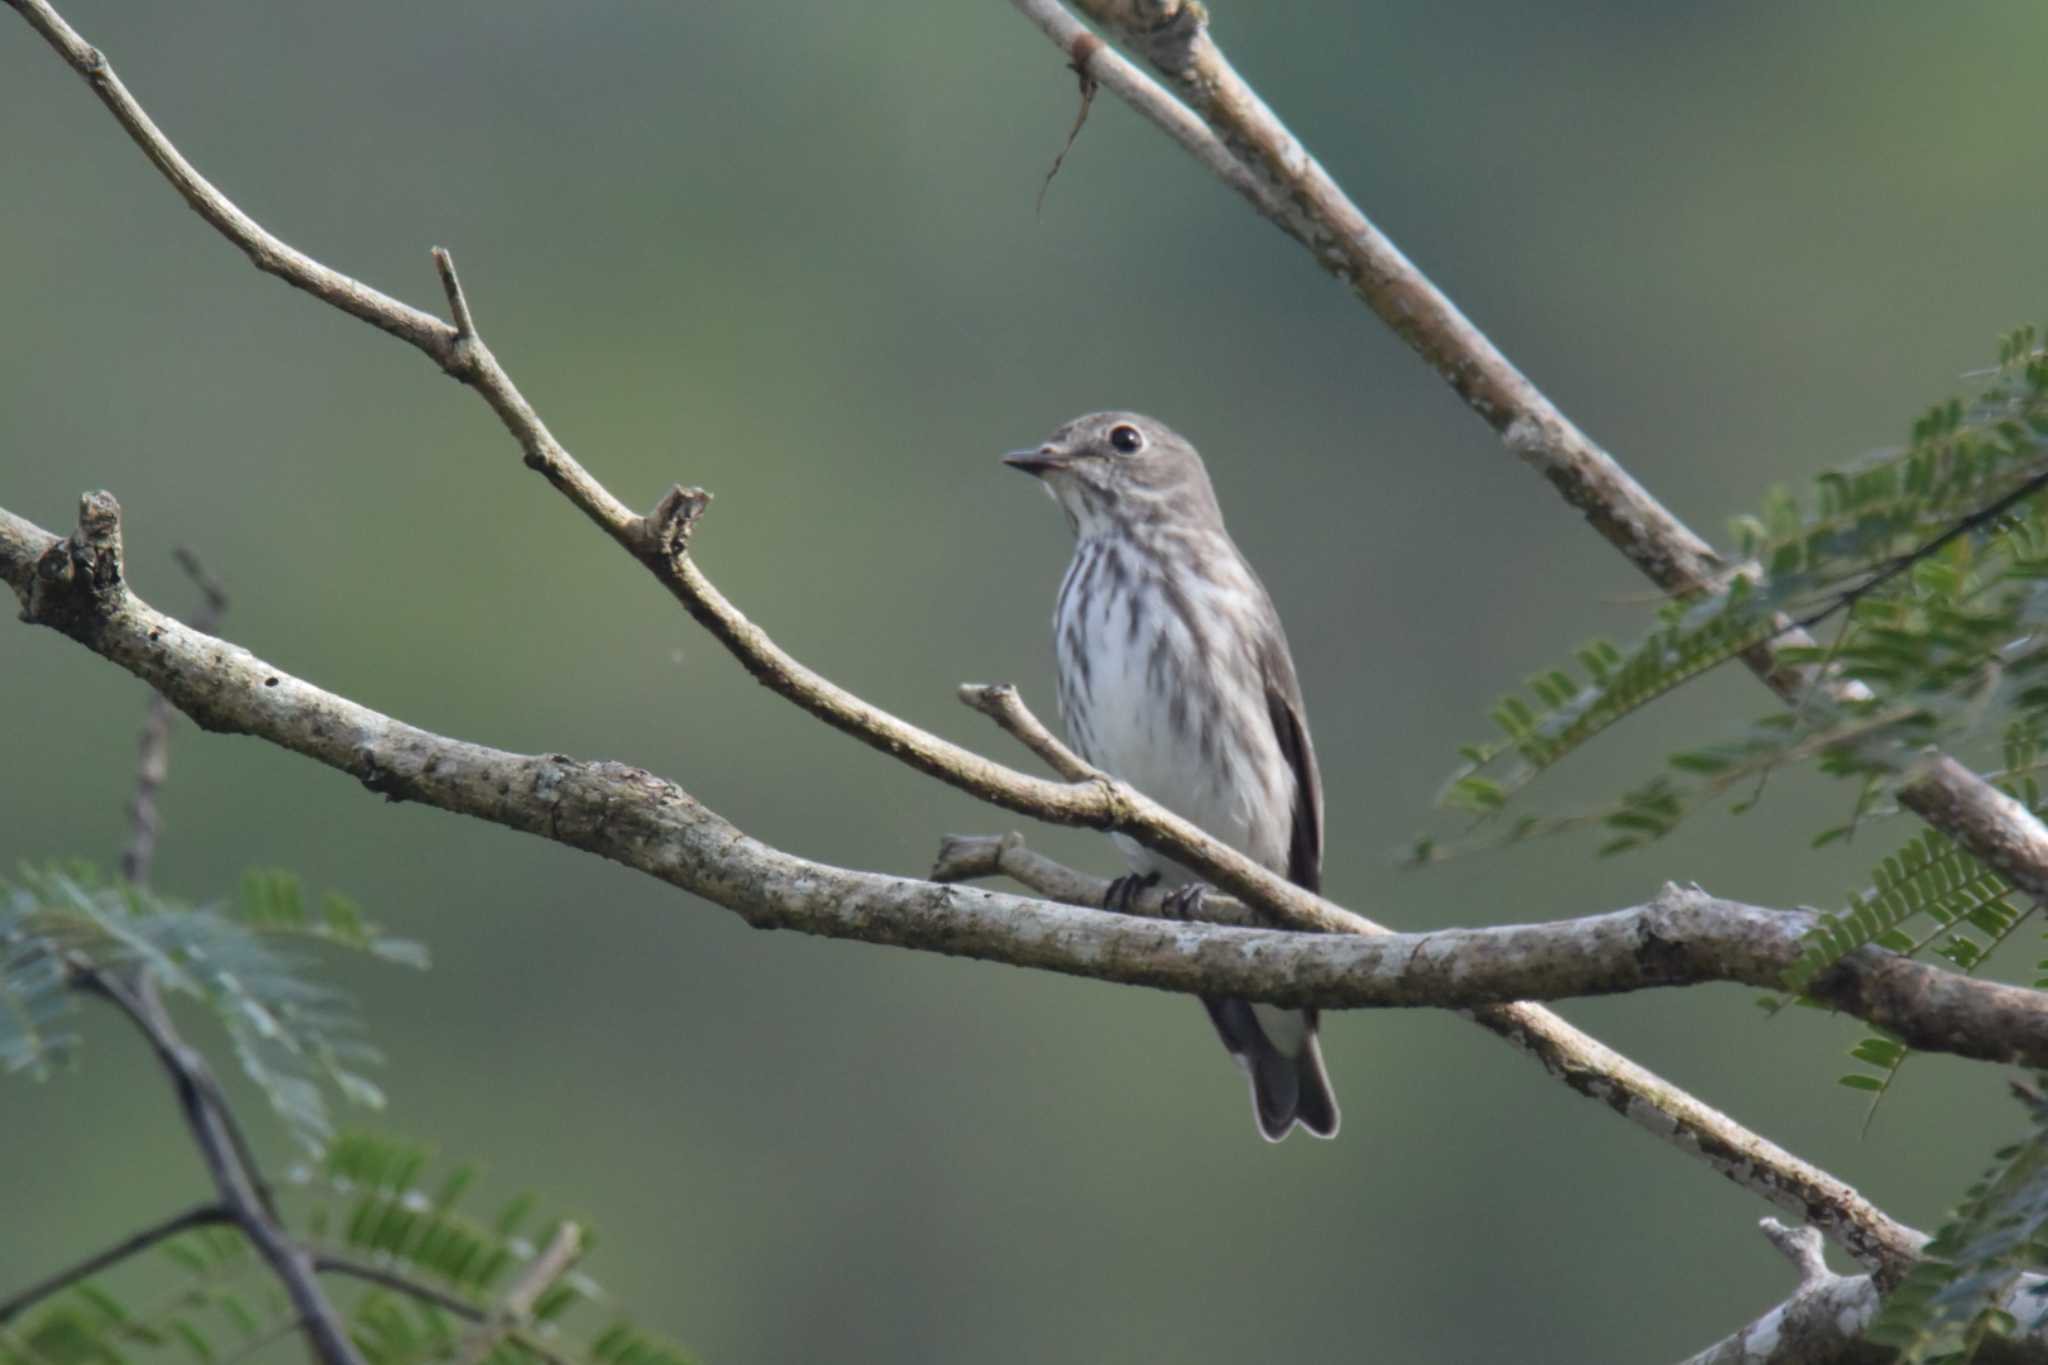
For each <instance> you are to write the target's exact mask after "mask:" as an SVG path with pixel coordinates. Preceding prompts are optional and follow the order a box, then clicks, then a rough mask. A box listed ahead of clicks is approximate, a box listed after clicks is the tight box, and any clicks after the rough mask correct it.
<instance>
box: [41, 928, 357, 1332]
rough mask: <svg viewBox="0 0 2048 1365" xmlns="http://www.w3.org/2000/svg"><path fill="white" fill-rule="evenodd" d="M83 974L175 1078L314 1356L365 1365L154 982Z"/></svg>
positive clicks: (226, 1195)
mask: <svg viewBox="0 0 2048 1365" xmlns="http://www.w3.org/2000/svg"><path fill="white" fill-rule="evenodd" d="M79 976H80V980H81V983H82V984H83V985H85V986H86V988H87V989H90V990H92V991H94V992H95V993H97V994H99V995H101V996H104V997H105V998H106V999H107V1000H109V1001H111V1002H112V1003H113V1004H114V1005H115V1006H116V1007H117V1008H118V1009H119V1010H120V1011H121V1012H122V1013H123V1014H125V1015H127V1016H128V1019H129V1021H130V1022H131V1023H133V1024H134V1025H135V1027H136V1028H137V1029H139V1030H140V1031H141V1032H142V1035H143V1037H144V1038H146V1039H148V1041H149V1044H150V1046H151V1048H152V1049H154V1050H155V1052H156V1055H157V1060H158V1061H159V1062H161V1063H162V1064H163V1067H164V1070H165V1071H167V1072H168V1073H169V1074H170V1078H171V1083H172V1087H173V1088H174V1089H175V1090H176V1092H177V1095H178V1103H179V1106H180V1108H182V1109H183V1110H184V1114H185V1125H186V1127H187V1128H188V1129H189V1130H190V1131H191V1133H192V1138H193V1141H194V1143H195V1144H196V1145H197V1146H198V1148H199V1152H200V1156H201V1157H202V1158H203V1159H204V1161H205V1162H206V1168H207V1172H208V1174H209V1175H211V1177H212V1179H213V1183H214V1188H215V1189H216V1190H217V1191H218V1192H219V1194H220V1202H221V1204H222V1206H223V1207H224V1208H225V1209H226V1210H227V1212H228V1215H229V1217H231V1218H232V1219H233V1220H234V1222H235V1223H236V1225H237V1226H239V1227H240V1228H241V1230H242V1232H243V1234H244V1235H246V1236H247V1237H248V1238H249V1240H250V1242H252V1243H253V1244H254V1245H255V1247H256V1251H257V1254H259V1255H260V1256H262V1257H263V1259H264V1261H265V1262H266V1263H267V1264H268V1265H269V1266H270V1269H271V1272H272V1273H273V1274H275V1275H276V1276H277V1277H278V1279H279V1280H280V1281H281V1282H282V1283H283V1285H284V1289H285V1294H286V1296H287V1297H288V1298H289V1299H290V1300H291V1304H292V1309H293V1311H294V1312H295V1313H296V1314H297V1315H298V1316H299V1317H300V1318H301V1319H303V1321H304V1325H305V1332H306V1340H307V1343H308V1344H309V1345H310V1346H311V1347H312V1349H313V1353H314V1354H315V1355H316V1356H318V1357H319V1358H320V1360H321V1361H322V1362H323V1365H363V1360H362V1357H361V1356H360V1355H359V1354H358V1353H357V1351H356V1348H355V1345H354V1343H353V1342H351V1341H350V1340H349V1337H348V1330H347V1328H346V1327H344V1326H343V1325H342V1321H341V1318H340V1315H339V1314H337V1313H336V1312H335V1310H334V1306H333V1305H332V1304H330V1303H329V1302H328V1301H327V1297H326V1295H325V1294H323V1293H322V1292H321V1290H320V1286H319V1284H318V1282H317V1281H316V1280H315V1279H314V1277H313V1267H312V1263H311V1261H310V1259H309V1258H308V1257H307V1255H306V1253H305V1252H304V1251H303V1250H301V1249H300V1248H299V1247H298V1246H297V1245H295V1244H294V1243H293V1242H292V1241H291V1239H290V1238H289V1237H287V1236H286V1235H285V1232H284V1229H283V1228H282V1227H280V1226H279V1225H278V1223H277V1222H276V1220H275V1219H274V1218H273V1217H272V1215H271V1213H270V1211H269V1210H268V1209H267V1208H266V1207H265V1203H264V1200H263V1197H262V1196H261V1195H260V1194H259V1193H258V1185H259V1180H258V1178H257V1175H256V1173H255V1171H253V1170H252V1169H250V1168H249V1167H247V1166H246V1165H245V1164H244V1162H243V1159H242V1157H241V1155H240V1153H239V1152H238V1150H237V1147H236V1142H235V1139H234V1138H233V1137H232V1136H231V1135H230V1133H229V1130H228V1127H227V1125H226V1123H225V1122H224V1121H223V1119H222V1111H221V1110H220V1108H219V1107H218V1106H217V1105H216V1103H215V1102H214V1100H213V1099H212V1098H211V1097H210V1096H211V1095H213V1094H217V1093H218V1092H217V1090H216V1089H215V1087H214V1086H213V1084H212V1077H211V1074H210V1073H209V1072H208V1071H207V1069H206V1064H205V1060H204V1059H203V1058H201V1057H200V1056H199V1054H198V1053H197V1052H195V1051H194V1050H193V1049H192V1048H191V1047H190V1046H188V1045H187V1044H186V1043H185V1041H184V1040H183V1039H182V1038H180V1037H179V1036H178V1034H177V1031H176V1030H175V1029H174V1028H173V1027H172V1025H171V1021H170V1017H169V1015H168V1014H167V1013H166V1012H165V1011H164V1008H163V1004H162V1002H161V1001H160V1000H158V999H157V998H156V993H155V984H154V982H153V981H152V979H151V978H150V977H149V976H148V975H147V974H146V973H145V974H143V975H142V976H139V977H138V978H137V979H136V981H135V983H134V984H133V985H132V986H131V985H129V984H128V983H126V982H123V981H122V980H121V979H120V978H119V977H118V976H116V975H114V974H113V973H110V972H103V971H99V970H97V969H94V968H91V967H84V968H81V969H79Z"/></svg>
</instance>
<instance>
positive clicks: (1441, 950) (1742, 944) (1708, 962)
mask: <svg viewBox="0 0 2048 1365" xmlns="http://www.w3.org/2000/svg"><path fill="white" fill-rule="evenodd" d="M998 875H1000V876H1006V877H1009V878H1011V879H1012V880H1013V881H1017V882H1021V883H1022V884H1023V885H1025V886H1028V887H1030V888H1031V889H1032V890H1034V891H1036V892H1038V893H1039V894H1040V895H1043V896H1049V897H1051V898H1052V899H1054V900H1057V901H1063V902H1065V903H1066V904H1069V905H1076V906H1095V905H1101V904H1102V903H1103V897H1104V896H1105V895H1106V894H1107V893H1108V890H1109V885H1110V884H1109V883H1108V882H1106V881H1103V880H1102V879H1100V878H1098V877H1091V876H1088V875H1086V874H1085V873H1081V872H1076V871H1075V870H1073V869H1072V868H1069V867H1065V866H1063V865H1061V864H1060V863H1057V862H1054V861H1053V860H1052V859H1050V858H1046V857H1043V856H1041V855H1040V854H1037V853H1033V852H1032V851H1031V850H1030V849H1029V848H1027V847H1025V844H1024V840H1023V838H1022V836H1020V835H1017V834H1014V833H1013V834H1008V835H1004V836H1002V837H1000V838H997V837H990V836H979V837H976V836H970V835H957V834H956V835H948V836H946V838H945V839H944V840H943V841H942V842H941V844H940V846H939V856H938V860H937V862H936V864H935V865H934V866H933V868H932V880H933V881H940V882H960V881H969V880H973V879H976V878H982V877H993V876H998ZM1167 898H1168V897H1167V893H1166V892H1164V891H1161V890H1160V889H1158V888H1156V887H1154V888H1151V889H1148V890H1145V891H1141V892H1139V893H1138V894H1137V895H1136V896H1135V897H1133V899H1132V904H1131V912H1132V913H1134V914H1138V915H1146V916H1159V915H1164V914H1166V913H1167V908H1166V902H1167ZM1201 917H1202V918H1203V919H1204V920H1207V921H1209V922H1212V923H1216V924H1230V925H1244V926H1249V927H1254V928H1255V927H1258V926H1259V925H1260V923H1261V921H1260V918H1259V916H1258V915H1257V914H1256V913H1254V912H1253V911H1251V910H1249V909H1247V908H1246V907H1245V906H1244V904H1243V903H1242V902H1239V901H1235V900H1231V899H1229V898H1228V897H1222V896H1211V897H1206V898H1205V901H1204V904H1203V906H1202V908H1201ZM1818 918H1819V917H1818V916H1816V915H1815V914H1813V913H1812V912H1811V911H1807V910H1772V909H1766V908H1764V907H1762V906H1755V905H1744V904H1742V903H1741V902H1739V901H1728V900H1722V899H1720V898H1718V897H1715V896H1710V895H1708V894H1707V893H1706V892H1705V891H1702V890H1700V889H1699V888H1698V887H1696V886H1693V887H1684V886H1678V885H1676V884H1674V883H1666V884H1665V886H1664V888H1663V889H1662V890H1661V891H1659V892H1658V893H1657V895H1656V897H1655V898H1654V899H1652V900H1650V901H1648V902H1647V903H1645V904H1642V905H1636V906H1631V907H1629V908H1628V909H1625V910H1615V911H1612V912H1610V913H1608V914H1604V915H1587V916H1583V917H1580V918H1577V919H1568V920H1553V921H1550V922H1548V923H1542V924H1508V925H1498V926H1493V927H1489V928H1485V929H1439V930H1434V931H1431V932H1429V933H1420V934H1397V933H1384V932H1382V933H1380V934H1378V935H1376V936H1374V937H1372V938H1371V939H1370V941H1369V942H1368V943H1363V944H1358V945H1346V946H1345V947H1344V948H1343V949H1337V948H1333V947H1328V946H1322V945H1317V944H1316V943H1315V942H1314V941H1313V940H1309V941H1308V945H1309V946H1308V947H1306V948H1305V949H1304V951H1305V952H1307V953H1310V954H1314V955H1315V956H1316V957H1317V958H1318V960H1319V961H1322V962H1325V963H1327V964H1329V965H1330V966H1332V967H1333V968H1334V967H1336V965H1337V964H1338V963H1342V964H1343V966H1342V967H1341V969H1339V970H1341V972H1342V974H1343V980H1342V982H1341V984H1339V983H1336V982H1333V983H1332V994H1333V996H1343V997H1345V998H1343V999H1342V1000H1341V1001H1340V1000H1338V999H1335V998H1323V997H1321V996H1320V994H1319V995H1318V997H1317V998H1316V999H1308V998H1306V997H1304V998H1302V999H1300V1000H1299V1001H1294V1000H1289V1001H1280V1002H1276V1003H1288V1004H1292V1003H1301V1004H1321V1005H1325V1006H1327V1007H1332V1008H1343V1007H1350V1008H1359V1007H1387V1006H1392V1007H1402V1006H1438V1007H1449V1008H1471V1007H1475V1006H1484V1005H1490V1004H1504V1003H1508V1002H1512V1001H1516V1000H1564V999H1569V998H1571V997H1574V996H1584V995H1609V994H1616V993H1619V992H1623V991H1635V990H1645V989H1649V988H1652V987H1656V986H1679V985H1693V984H1698V983H1701V982H1705V981H1737V982H1742V983H1744V984H1746V985H1751V986H1761V987H1763V988H1765V989H1766V990H1777V989H1780V988H1782V985H1783V982H1784V978H1785V972H1786V970H1787V969H1788V968H1790V967H1791V966H1792V964H1793V963H1795V962H1797V961H1798V960H1799V956H1800V954H1801V952H1802V951H1803V949H1804V948H1805V946H1806V945H1805V943H1804V942H1803V940H1802V935H1804V934H1805V933H1806V931H1807V930H1809V929H1811V928H1813V927H1814V926H1815V924H1816V923H1817V922H1818ZM1291 941H1292V942H1296V943H1299V942H1302V940H1300V939H1299V938H1298V937H1297V938H1294V939H1292V940H1291ZM1367 994H1370V995H1371V997H1372V998H1371V999H1365V998H1362V997H1363V996H1365V995H1367ZM1810 994H1811V995H1812V996H1813V998H1814V999H1816V1000H1821V1001H1825V1002H1826V1003H1828V1004H1830V1005H1833V1006H1834V1007H1835V1008H1837V1009H1839V1010H1841V1011H1842V1012H1843V1013H1845V1014H1851V1015H1854V1016H1856V1017H1857V1018H1859V1019H1862V1020H1864V1021H1865V1022H1866V1023H1869V1024H1873V1025H1875V1026H1877V1027H1878V1028H1882V1029H1885V1030H1888V1031H1889V1032H1892V1033H1896V1034H1898V1035H1899V1037H1900V1038H1901V1039H1902V1040H1904V1041H1905V1042H1907V1043H1908V1044H1910V1045H1911V1046H1913V1047H1916V1048H1919V1049H1921V1050H1923V1051H1929V1052H1950V1053H1955V1054H1956V1055H1958V1056H1964V1057H1972V1058H1976V1059H1977V1060H1980V1061H1990V1062H2017V1063H2022V1064H2025V1065H2027V1066H2034V1067H2039V1066H2043V1065H2048V993H2044V992H2041V991H2035V990H2028V989H2026V988H2025V987H2022V986H2008V985H2003V984H2000V983H1998V982H1990V981H1979V980H1977V979H1975V978H1973V977H1968V976H1964V975H1962V974H1961V973H1959V972H1953V971H1949V970H1946V969H1944V968H1940V967H1936V966H1933V965H1930V964H1929V963H1925V962H1916V961H1914V960H1913V959H1911V958H1907V957H1901V956H1899V955H1898V954H1896V953H1890V952H1886V951H1884V950H1883V949H1881V948H1862V949H1859V950H1857V951H1856V952H1853V953H1851V954H1849V955H1848V956H1847V957H1845V958H1844V959H1843V960H1842V961H1841V962H1839V963H1838V964H1836V965H1835V966H1834V967H1833V968H1831V969H1830V970H1829V971H1827V972H1825V973H1823V974H1822V975H1821V976H1820V977H1818V978H1817V979H1816V980H1815V981H1814V982H1813V983H1812V985H1811V987H1810Z"/></svg>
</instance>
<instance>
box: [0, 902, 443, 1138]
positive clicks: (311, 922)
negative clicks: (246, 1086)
mask: <svg viewBox="0 0 2048 1365" xmlns="http://www.w3.org/2000/svg"><path fill="white" fill-rule="evenodd" d="M343 904H345V903H342V902H337V901H334V900H330V901H329V902H328V903H326V905H325V906H324V907H323V910H322V912H321V913H320V914H319V915H317V916H316V915H312V914H309V913H308V912H306V910H305V909H304V906H303V903H302V893H301V892H300V889H299V884H298V881H297V879H296V878H292V877H290V876H288V875H287V874H282V873H275V872H271V873H262V874H256V875H254V876H252V878H251V879H250V881H249V882H248V883H247V884H246V885H245V887H244V893H243V897H242V899H241V900H240V901H239V902H237V904H236V905H235V906H234V907H233V908H222V907H215V906H197V907H195V906H189V905H185V904H182V903H180V902H178V901H175V900H173V899H171V898H168V897H165V896H162V895H160V894H158V893H156V892H154V891H151V890H148V889H146V888H142V887H135V886H129V885H126V884H122V883H117V882H106V881H102V880H100V879H99V878H98V877H97V875H96V874H94V873H92V872H91V871H90V870H89V869H81V868H71V869H59V868H42V869H36V868H29V869H24V870H23V871H22V873H21V875H20V883H19V885H18V886H13V887H7V886H0V1059H4V1060H5V1062H6V1064H7V1066H8V1069H10V1070H14V1069H28V1070H47V1068H48V1064H49V1061H50V1059H51V1058H52V1057H53V1056H54V1055H58V1054H59V1053H60V1052H61V1049H62V1046H63V1045H64V1043H65V1042H66V1041H67V1036H66V1035H64V1034H62V1033H60V1032H58V1031H57V1029H56V1028H55V1027H54V1024H55V1021H56V1020H57V1019H58V1018H59V1017H60V1015H61V1011H62V1009H63V1008H64V1005H65V997H64V995H63V991H62V986H63V984H64V982H65V981H66V979H67V976H68V971H69V968H68V967H67V963H73V962H75V963H78V964H81V965H83V966H87V967H91V968H94V969H99V970H109V971H141V972H147V973H149V974H151V975H152V976H154V977H155V978H156V980H157V981H158V982H159V983H160V984H161V985H162V986H163V988H164V989H165V990H167V991H173V992H179V993H182V994H185V995H189V996H192V997H195V998H197V999H199V1000H201V1001H203V1002H204V1003H205V1004H206V1005H208V1006H209V1007H210V1008H211V1009H212V1011H213V1013H214V1014H215V1016H216V1017H217V1018H218V1019H219V1020H220V1023H221V1025H222V1027H223V1028H224V1029H225V1030H226V1031H227V1035H228V1040H229V1043H230V1045H231V1046H232V1048H233V1050H234V1053H235V1056H236V1058H237V1059H238V1060H239V1061H240V1063H241V1065H242V1069H243V1070H244V1071H245V1072H246V1073H247V1074H248V1076H249V1078H250V1079H251V1080H253V1081H255V1082H256V1084H257V1085H258V1086H259V1087H260V1088H261V1089H262V1091H263V1093H264V1095H265V1097H266V1098H267V1099H268V1100H269V1101H270V1104H271V1107H272V1108H273V1109H274V1110H275V1111H276V1112H277V1114H278V1115H279V1117H280V1118H282V1119H283V1120H284V1121H285V1124H286V1126H287V1127H288V1128H289V1130H290V1131H291V1132H292V1134H293V1136H294V1137H296V1138H297V1139H298V1140H299V1141H300V1142H301V1143H302V1144H303V1145H305V1146H306V1147H307V1148H308V1149H309V1150H312V1151H318V1150H319V1148H320V1146H321V1145H322V1144H323V1143H324V1142H325V1141H326V1140H327V1138H328V1136H329V1135H330V1134H331V1132H332V1123H331V1121H330V1119H329V1117H328V1108H327V1099H326V1092H327V1089H328V1087H332V1088H333V1089H336V1090H338V1091H339V1092H340V1093H341V1094H342V1095H343V1096H344V1097H345V1098H347V1099H348V1100H350V1101H352V1102H354V1103H357V1104H364V1105H370V1106H376V1105H378V1104H381V1103H382V1098H383V1097H382V1094H381V1092H380V1091H379V1090H378V1089H377V1087H376V1085H375V1084H374V1083H373V1082H371V1081H370V1079H369V1078H368V1077H367V1076H366V1075H364V1074H363V1073H364V1070H365V1068H367V1067H370V1066H374V1065H376V1064H377V1063H378V1062H379V1061H380V1060H381V1058H380V1055H379V1054H378V1052H377V1050H376V1049H375V1048H374V1047H372V1046H371V1045H370V1044H369V1043H368V1042H367V1040H366V1039H365V1038H364V1036H363V1033H364V1030H363V1026H362V1023H361V1021H360V1020H359V1019H358V1018H357V1016H356V1013H355V1010H354V1007H353V1005H352V1004H351V1002H350V1001H349V999H348V997H347V996H346V995H344V994H343V993H342V992H340V991H338V990H335V989H334V988H332V987H329V986H327V985H324V984H323V983H321V982H320V981H319V980H317V978H316V977H315V976H314V974H313V971H312V967H313V963H312V961H311V959H310V958H309V957H308V956H307V955H306V954H305V952H304V951H303V948H302V947H300V946H298V945H311V944H314V943H320V944H329V945H333V946H335V947H343V948H349V949H353V950H357V951H364V952H371V953H375V954H377V955H378V956H380V957H383V958H386V959H387V960H393V961H403V962H411V963H415V964H423V963H424V961H425V955H424V953H423V952H422V951H420V950H418V949H417V946H416V945H411V944H408V943H406V942H405V941H404V940H400V939H395V938H391V937H390V936H388V935H385V934H383V933H382V931H381V930H378V929H377V928H376V927H375V926H374V925H372V924H370V923H369V922H368V921H367V920H366V919H365V918H364V917H363V916H362V914H361V912H360V910H357V909H355V908H354V907H352V906H348V907H347V908H346V909H345V910H344V909H336V908H335V907H336V906H338V905H343Z"/></svg>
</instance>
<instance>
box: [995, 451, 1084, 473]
mask: <svg viewBox="0 0 2048 1365" xmlns="http://www.w3.org/2000/svg"><path fill="white" fill-rule="evenodd" d="M1069 459H1070V457H1069V456H1066V455H1062V454H1060V452H1058V451H1057V450H1054V449H1053V448H1052V447H1051V446H1040V447H1039V448H1038V449H1036V450H1013V451H1011V452H1010V453H1009V454H1007V455H1005V456H1003V463H1004V464H1006V465H1008V466H1009V467H1010V468H1012V469H1021V470H1023V471H1024V472H1025V473H1026V474H1029V475H1031V476H1032V477H1033V478H1043V477H1045V475H1047V474H1049V473H1050V472H1052V471H1053V470H1055V469H1065V468H1066V467H1067V464H1068V462H1069Z"/></svg>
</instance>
